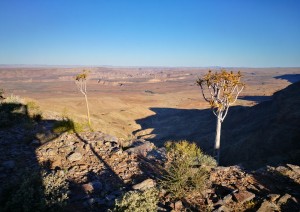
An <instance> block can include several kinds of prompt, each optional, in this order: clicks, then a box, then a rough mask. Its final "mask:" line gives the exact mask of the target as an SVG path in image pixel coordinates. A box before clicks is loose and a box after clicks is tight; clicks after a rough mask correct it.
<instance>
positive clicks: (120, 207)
mask: <svg viewBox="0 0 300 212" xmlns="http://www.w3.org/2000/svg"><path fill="white" fill-rule="evenodd" d="M158 193H159V192H158V190H157V188H151V189H147V190H145V191H129V192H127V193H126V194H125V195H124V196H123V197H122V198H121V199H117V200H116V204H115V208H114V211H127V212H152V211H153V212H154V211H157V203H158Z"/></svg>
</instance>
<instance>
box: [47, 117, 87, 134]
mask: <svg viewBox="0 0 300 212" xmlns="http://www.w3.org/2000/svg"><path fill="white" fill-rule="evenodd" d="M83 128H84V125H83V124H81V123H78V122H74V121H73V120H72V119H70V118H67V119H63V120H61V121H58V122H56V123H55V124H54V126H53V132H54V133H64V132H68V133H79V132H82V131H83Z"/></svg>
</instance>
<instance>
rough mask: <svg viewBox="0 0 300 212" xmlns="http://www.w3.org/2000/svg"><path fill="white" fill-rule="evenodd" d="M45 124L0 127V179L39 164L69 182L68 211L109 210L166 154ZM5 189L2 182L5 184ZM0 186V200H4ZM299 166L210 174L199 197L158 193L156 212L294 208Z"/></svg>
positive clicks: (153, 175)
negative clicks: (54, 129)
mask: <svg viewBox="0 0 300 212" xmlns="http://www.w3.org/2000/svg"><path fill="white" fill-rule="evenodd" d="M51 124H52V123H51V122H50V121H48V122H47V121H42V122H39V124H35V125H34V127H32V128H31V129H30V132H31V134H28V132H29V131H28V129H24V128H20V127H18V126H15V127H12V128H9V129H7V128H6V129H2V130H0V142H1V145H0V171H1V172H0V181H1V182H7V181H14V179H17V177H18V175H19V174H20V172H19V171H20V169H21V168H24V167H26V168H27V169H30V170H37V169H39V168H40V167H43V168H45V169H48V170H54V171H56V172H60V173H61V174H62V175H64V176H65V177H66V178H67V179H68V181H69V182H70V189H69V191H68V196H69V200H68V207H67V209H68V210H72V211H107V210H108V209H109V208H113V205H114V202H115V199H117V198H120V197H122V196H123V195H124V193H126V192H128V191H130V190H145V189H148V188H151V187H154V186H156V185H157V183H158V178H159V177H160V175H161V167H163V165H164V161H165V160H164V159H165V149H164V148H156V147H155V146H154V144H152V143H151V142H148V141H145V140H132V141H130V142H129V144H127V145H126V147H124V142H122V141H121V140H119V139H118V138H116V137H114V136H110V135H107V134H104V133H101V132H84V133H79V134H77V133H73V134H70V133H62V134H60V135H58V134H56V135H55V134H53V133H51ZM4 184H5V183H4ZM0 188H1V190H0V191H1V192H0V193H1V196H2V197H3V196H5V193H3V192H4V190H2V187H1V185H0ZM299 201H300V167H298V166H294V165H291V164H286V165H283V166H277V167H264V168H261V169H259V170H256V171H247V170H244V169H243V168H242V167H240V166H230V167H217V168H214V169H213V170H212V171H211V174H210V179H209V183H208V185H207V189H205V190H204V191H202V193H201V194H199V195H198V196H190V195H189V194H187V196H186V198H184V199H182V200H177V201H174V200H171V196H170V194H168V193H167V192H166V191H164V190H163V189H162V190H161V191H160V203H159V208H158V209H159V210H160V211H172V210H173V211H185V210H192V211H200V210H208V211H261V212H262V211H300V203H299Z"/></svg>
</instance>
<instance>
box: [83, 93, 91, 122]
mask: <svg viewBox="0 0 300 212" xmlns="http://www.w3.org/2000/svg"><path fill="white" fill-rule="evenodd" d="M84 97H85V102H86V109H87V117H88V124H89V127H91V119H90V109H89V103H88V99H87V95H86V94H85V95H84Z"/></svg>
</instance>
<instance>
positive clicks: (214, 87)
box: [196, 69, 245, 111]
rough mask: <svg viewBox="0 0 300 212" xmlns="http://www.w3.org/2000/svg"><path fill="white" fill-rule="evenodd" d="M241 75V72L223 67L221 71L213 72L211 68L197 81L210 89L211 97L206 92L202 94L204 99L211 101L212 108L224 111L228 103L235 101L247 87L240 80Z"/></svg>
mask: <svg viewBox="0 0 300 212" xmlns="http://www.w3.org/2000/svg"><path fill="white" fill-rule="evenodd" d="M241 77H242V74H241V72H238V73H233V72H232V71H231V72H228V71H226V70H225V69H223V70H221V71H220V72H215V73H213V72H212V71H211V70H209V71H208V73H207V74H205V75H204V76H203V77H201V78H199V79H198V80H197V82H196V83H197V85H199V86H200V88H201V89H202V90H204V89H205V87H207V88H208V89H209V95H210V97H205V96H204V93H202V94H203V96H204V99H205V100H206V101H208V102H209V104H210V106H211V108H213V109H217V110H218V111H223V110H225V109H226V107H228V105H231V104H232V103H234V102H235V100H236V98H237V95H238V94H239V93H240V92H241V90H242V89H243V88H244V87H245V84H244V83H242V82H240V79H241ZM239 87H240V88H239Z"/></svg>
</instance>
